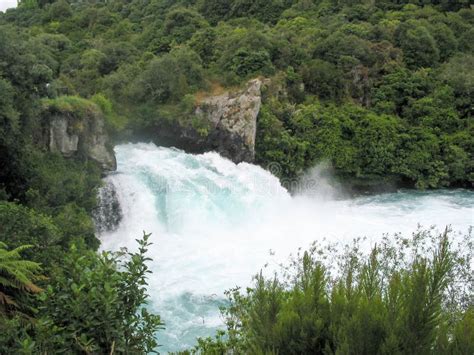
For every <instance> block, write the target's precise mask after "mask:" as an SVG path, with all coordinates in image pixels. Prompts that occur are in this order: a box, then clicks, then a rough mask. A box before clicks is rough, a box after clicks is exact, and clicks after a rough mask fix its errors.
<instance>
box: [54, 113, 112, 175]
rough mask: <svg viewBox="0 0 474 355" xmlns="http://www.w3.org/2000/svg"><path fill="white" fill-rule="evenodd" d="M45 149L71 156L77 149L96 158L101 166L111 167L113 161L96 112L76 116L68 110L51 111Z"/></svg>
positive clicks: (100, 119) (89, 156)
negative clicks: (85, 116)
mask: <svg viewBox="0 0 474 355" xmlns="http://www.w3.org/2000/svg"><path fill="white" fill-rule="evenodd" d="M48 133H49V150H50V151H53V152H60V153H61V154H62V155H64V156H65V157H71V156H74V155H76V154H78V153H79V152H82V153H84V154H85V155H86V156H87V157H88V158H90V159H92V160H94V161H96V162H97V163H98V164H99V165H100V167H101V168H102V170H104V171H114V170H116V168H117V162H116V160H115V155H114V153H113V150H112V149H111V148H109V147H108V145H107V143H108V136H107V134H106V132H105V128H104V120H103V118H102V117H100V116H97V115H91V116H90V117H87V118H83V119H77V118H75V117H73V116H72V115H70V114H67V113H64V114H61V113H55V114H53V115H52V116H51V117H50V118H49V132H48Z"/></svg>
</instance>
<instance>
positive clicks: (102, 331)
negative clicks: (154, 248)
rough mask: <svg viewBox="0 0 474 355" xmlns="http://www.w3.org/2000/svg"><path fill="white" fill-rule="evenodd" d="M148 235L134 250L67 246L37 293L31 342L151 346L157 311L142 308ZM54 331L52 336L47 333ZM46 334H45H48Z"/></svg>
mask: <svg viewBox="0 0 474 355" xmlns="http://www.w3.org/2000/svg"><path fill="white" fill-rule="evenodd" d="M148 239H149V235H147V234H144V236H143V239H140V240H137V242H138V244H139V248H138V251H137V252H136V253H131V252H127V253H125V254H123V253H119V254H110V253H103V254H102V255H98V254H96V253H95V252H93V251H87V250H84V249H82V248H78V247H72V248H71V250H70V252H69V254H68V255H67V258H65V260H64V264H63V265H62V267H61V269H60V270H58V271H57V272H56V273H55V274H54V276H53V277H52V278H51V280H50V282H49V285H48V287H47V288H46V289H45V291H44V293H42V294H41V305H40V314H41V315H42V317H41V322H42V323H44V324H45V325H48V326H47V327H45V328H44V329H39V330H38V331H40V332H46V334H41V333H40V334H39V339H42V342H41V343H39V344H37V346H38V349H41V350H42V351H48V352H49V351H54V352H58V351H73V352H83V351H86V352H96V353H111V352H117V353H149V352H151V351H153V350H154V349H155V348H156V347H157V343H156V340H155V332H156V331H158V330H159V329H160V328H161V327H162V323H161V321H160V317H159V316H157V315H154V314H152V313H150V312H149V311H148V310H147V308H146V303H147V299H148V295H147V293H146V286H147V281H146V280H147V276H148V274H149V273H150V271H149V270H148V267H147V265H146V263H147V262H148V261H149V260H151V259H149V258H148V257H146V255H145V254H146V252H147V250H148V246H149V245H150V242H149V241H148ZM53 334H54V336H53ZM48 335H49V336H48Z"/></svg>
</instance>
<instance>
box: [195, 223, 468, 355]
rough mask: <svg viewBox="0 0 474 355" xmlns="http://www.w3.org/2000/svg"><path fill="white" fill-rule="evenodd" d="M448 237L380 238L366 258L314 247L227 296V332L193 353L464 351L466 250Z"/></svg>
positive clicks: (427, 234) (357, 250)
mask: <svg viewBox="0 0 474 355" xmlns="http://www.w3.org/2000/svg"><path fill="white" fill-rule="evenodd" d="M449 235H450V234H449V232H448V231H446V232H445V233H443V234H441V235H439V236H438V235H435V234H434V233H433V232H431V231H419V232H417V233H415V234H414V235H413V237H412V238H410V239H406V238H402V237H401V236H399V235H397V236H395V237H394V239H392V240H394V241H393V242H392V241H390V240H389V239H388V237H385V238H384V239H383V241H382V242H381V243H380V244H379V245H377V246H376V247H374V248H373V249H372V252H371V253H370V254H369V255H366V254H363V253H361V252H360V246H359V245H357V244H356V245H354V247H352V248H348V249H346V251H345V252H341V251H340V249H338V248H336V247H335V246H322V245H317V244H315V245H314V246H313V247H312V248H311V249H310V250H309V251H307V252H304V253H303V254H297V255H296V256H295V258H294V259H293V260H292V262H291V264H290V265H289V266H288V267H286V266H285V267H283V269H282V270H283V272H282V273H280V274H277V275H275V276H274V277H270V278H268V277H265V276H263V273H262V272H260V273H259V274H258V275H256V276H255V282H254V285H253V287H252V288H249V289H247V291H246V292H243V291H241V290H240V289H239V288H235V289H231V290H229V291H227V293H226V294H227V296H228V299H229V305H228V306H226V307H224V308H223V310H222V313H223V316H224V317H225V320H226V331H225V332H224V333H220V334H218V336H217V337H216V338H215V339H211V338H208V339H202V340H200V341H199V344H198V346H196V347H195V348H194V349H193V350H192V351H191V352H192V353H200V352H201V351H203V352H205V350H218V352H219V353H227V352H230V353H261V354H263V353H267V354H268V353H282V354H309V353H312V354H314V353H319V354H321V353H331V354H334V353H354V354H378V353H390V354H394V353H404V354H415V353H422V354H434V353H448V354H454V353H460V354H461V353H466V354H467V353H469V352H470V351H472V349H473V347H474V338H473V337H472V331H473V329H474V328H473V327H474V323H473V322H472V321H473V317H472V315H473V310H474V309H473V303H472V302H473V299H472V295H473V293H472V292H473V291H474V288H473V287H474V283H473V280H472V278H470V276H469V275H471V272H472V270H471V264H470V262H469V260H470V258H471V257H472V255H473V254H472V253H473V243H472V240H471V239H470V238H471V236H470V235H467V236H465V240H464V242H467V244H466V245H463V244H462V247H461V246H460V247H458V248H454V247H453V246H452V244H451V243H452V242H450V238H449ZM336 265H337V266H336ZM466 297H467V298H466ZM461 329H462V330H461ZM458 351H460V352H458ZM463 351H467V352H463ZM188 353H189V352H188Z"/></svg>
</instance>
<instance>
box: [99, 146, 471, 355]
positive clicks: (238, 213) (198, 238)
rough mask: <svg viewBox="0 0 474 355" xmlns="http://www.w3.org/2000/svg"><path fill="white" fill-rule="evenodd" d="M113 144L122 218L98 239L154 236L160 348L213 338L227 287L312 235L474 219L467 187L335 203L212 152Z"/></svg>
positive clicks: (372, 232) (128, 242) (129, 240)
mask: <svg viewBox="0 0 474 355" xmlns="http://www.w3.org/2000/svg"><path fill="white" fill-rule="evenodd" d="M115 150H116V154H117V159H118V172H117V173H116V174H114V175H111V176H109V177H108V179H111V180H113V183H114V185H115V186H116V188H117V194H118V198H119V201H120V204H121V207H122V211H123V214H124V218H123V220H122V222H121V225H120V226H119V228H118V229H117V230H116V231H115V232H111V233H106V234H104V235H102V236H101V239H102V242H103V244H102V247H103V248H104V249H112V250H116V249H118V248H120V247H122V246H126V247H129V248H130V249H134V248H135V247H136V245H135V239H136V238H137V237H139V236H140V235H141V234H142V231H143V230H145V231H146V232H148V233H153V235H152V241H153V242H154V245H153V246H152V247H151V249H150V256H151V257H152V258H153V259H154V260H153V262H152V264H151V268H152V270H153V275H152V276H151V279H150V289H149V292H150V294H151V296H152V300H153V307H154V308H155V309H156V310H157V312H158V313H160V314H161V316H162V318H163V320H164V321H165V323H166V328H167V329H166V331H164V332H161V334H160V335H159V340H160V341H161V343H162V344H163V343H164V345H165V346H164V347H163V348H161V349H160V351H169V350H178V349H182V348H183V347H186V346H190V345H192V344H193V342H194V338H195V336H203V335H210V334H212V332H213V331H214V330H215V329H216V327H218V326H219V325H220V324H221V320H220V318H219V315H218V304H219V302H221V299H222V295H223V291H224V290H226V289H229V288H230V287H234V286H236V285H240V286H246V285H249V283H250V280H251V276H252V275H254V274H255V273H256V272H258V270H260V268H262V266H263V265H264V264H265V263H267V262H268V261H270V269H271V267H272V265H276V264H277V263H278V262H283V261H285V260H286V259H287V257H288V256H289V254H290V253H292V252H296V251H297V249H298V248H299V247H303V248H306V247H308V246H309V245H310V243H311V242H312V241H314V240H318V239H322V238H326V239H328V240H331V241H341V242H350V241H351V240H352V239H353V238H354V237H357V236H366V237H367V242H366V245H367V246H369V245H370V244H371V243H374V242H375V241H377V240H378V239H379V238H380V237H381V236H382V234H383V233H394V232H404V233H411V232H412V231H414V230H415V229H416V227H417V225H418V224H421V225H424V226H431V225H437V226H438V227H439V229H443V228H444V227H445V225H448V224H449V225H452V227H453V228H454V229H456V230H460V231H462V232H465V231H467V229H468V228H469V226H472V225H474V210H473V204H474V193H472V192H468V191H441V192H436V193H419V192H404V193H399V194H387V195H380V196H375V197H365V198H358V199H354V200H350V199H339V200H336V199H333V197H334V191H332V190H331V189H330V188H329V187H328V185H327V184H326V183H322V182H323V181H322V180H321V183H320V184H318V186H323V187H324V194H322V195H323V197H324V198H322V197H321V193H314V191H312V193H309V192H307V191H306V192H303V193H301V194H300V195H298V196H296V197H293V198H292V197H290V195H289V194H288V192H287V191H286V190H285V189H284V188H283V187H282V186H281V185H280V183H279V181H278V179H277V178H275V177H274V176H273V175H271V174H270V173H269V172H267V171H265V170H263V169H262V168H260V167H258V166H254V165H251V164H246V163H242V164H238V165H236V164H234V163H232V162H231V161H229V160H227V159H224V158H222V157H220V156H219V155H218V154H217V153H206V154H202V155H190V154H186V153H184V152H181V151H179V150H176V149H169V148H161V147H156V146H155V145H153V144H144V143H140V144H126V145H120V146H117V147H116V148H115ZM312 177H313V178H317V179H322V177H321V176H320V174H316V175H315V174H314V173H313V174H312ZM328 191H329V192H328ZM270 250H271V251H272V253H274V255H273V256H271V257H270V255H269V252H270Z"/></svg>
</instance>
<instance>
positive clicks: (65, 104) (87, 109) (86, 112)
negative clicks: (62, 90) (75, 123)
mask: <svg viewBox="0 0 474 355" xmlns="http://www.w3.org/2000/svg"><path fill="white" fill-rule="evenodd" d="M43 105H44V109H45V110H49V111H50V112H51V113H58V114H65V115H68V114H70V115H73V116H76V117H77V118H80V119H85V118H87V117H94V116H99V115H100V114H101V111H100V109H99V108H98V107H97V106H96V105H95V104H94V103H93V102H91V101H89V100H86V99H83V98H81V97H78V96H60V97H57V98H55V99H46V100H44V101H43Z"/></svg>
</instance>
